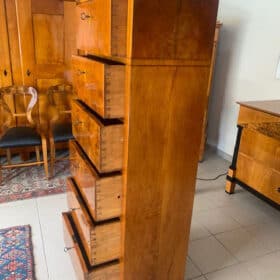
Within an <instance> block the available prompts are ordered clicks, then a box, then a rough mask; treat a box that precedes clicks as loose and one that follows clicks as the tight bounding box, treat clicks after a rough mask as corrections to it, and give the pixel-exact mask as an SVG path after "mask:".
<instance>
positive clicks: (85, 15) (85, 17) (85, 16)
mask: <svg viewBox="0 0 280 280" xmlns="http://www.w3.org/2000/svg"><path fill="white" fill-rule="evenodd" d="M89 18H91V16H90V15H87V14H86V13H85V12H82V13H81V20H86V19H89Z"/></svg>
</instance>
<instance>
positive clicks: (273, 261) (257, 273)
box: [245, 251, 280, 280]
mask: <svg viewBox="0 0 280 280" xmlns="http://www.w3.org/2000/svg"><path fill="white" fill-rule="evenodd" d="M245 265H246V267H247V269H248V271H249V272H250V273H251V274H252V275H253V277H254V279H255V280H279V279H280V268H279V265H280V252H279V251H278V252H276V253H273V254H269V255H266V256H263V257H261V258H257V259H254V260H251V261H250V262H248V263H246V264H245Z"/></svg>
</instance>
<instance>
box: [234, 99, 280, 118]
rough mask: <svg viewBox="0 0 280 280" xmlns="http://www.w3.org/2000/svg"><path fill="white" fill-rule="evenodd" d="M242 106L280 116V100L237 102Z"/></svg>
mask: <svg viewBox="0 0 280 280" xmlns="http://www.w3.org/2000/svg"><path fill="white" fill-rule="evenodd" d="M237 103H238V104H239V105H240V106H244V107H248V108H251V109H255V110H257V111H261V112H264V113H268V114H271V115H275V116H277V117H280V100H266V101H248V102H237Z"/></svg>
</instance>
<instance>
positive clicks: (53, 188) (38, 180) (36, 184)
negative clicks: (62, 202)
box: [0, 161, 70, 203]
mask: <svg viewBox="0 0 280 280" xmlns="http://www.w3.org/2000/svg"><path fill="white" fill-rule="evenodd" d="M55 173H56V174H55V176H54V178H53V179H51V180H46V178H45V172H44V168H43V166H33V167H23V168H15V169H4V170H3V185H2V186H0V203H4V202H10V201H15V200H22V199H28V198H34V197H39V196H45V195H52V194H59V193H64V192H65V191H66V178H67V177H69V175H70V174H69V162H68V161H58V162H56V164H55Z"/></svg>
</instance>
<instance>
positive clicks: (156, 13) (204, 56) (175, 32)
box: [128, 0, 218, 62]
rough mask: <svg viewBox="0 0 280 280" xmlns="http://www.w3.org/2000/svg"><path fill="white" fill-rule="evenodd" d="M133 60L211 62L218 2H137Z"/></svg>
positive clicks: (134, 5) (200, 0)
mask: <svg viewBox="0 0 280 280" xmlns="http://www.w3.org/2000/svg"><path fill="white" fill-rule="evenodd" d="M132 2H133V7H131V10H130V12H132V10H133V9H134V14H133V17H132V16H131V17H130V18H131V20H133V23H131V24H132V25H133V33H132V34H133V35H132V38H131V39H132V41H131V44H132V52H131V53H130V54H128V56H129V57H132V58H147V59H186V60H206V61H209V62H210V60H211V53H212V48H213V38H214V30H215V24H216V16H217V7H218V0H210V1H205V0H191V1H182V0H173V1H170V0H162V1H142V0H135V1H132Z"/></svg>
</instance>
